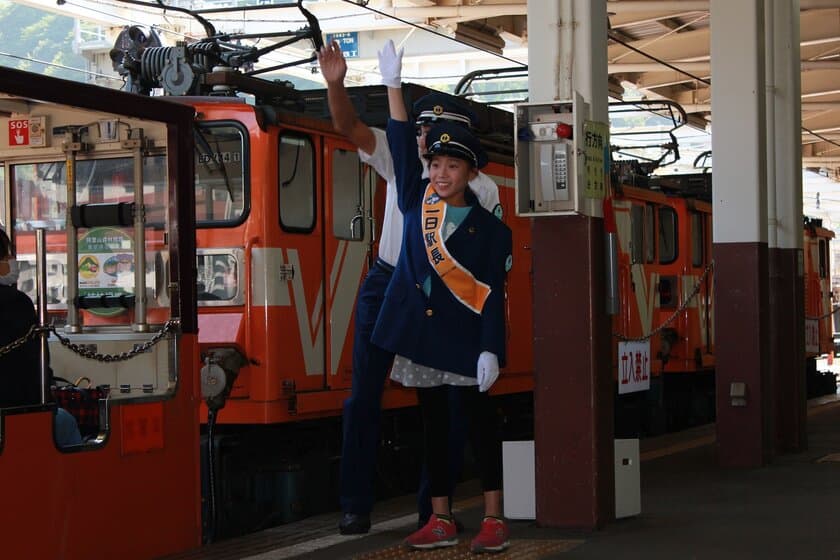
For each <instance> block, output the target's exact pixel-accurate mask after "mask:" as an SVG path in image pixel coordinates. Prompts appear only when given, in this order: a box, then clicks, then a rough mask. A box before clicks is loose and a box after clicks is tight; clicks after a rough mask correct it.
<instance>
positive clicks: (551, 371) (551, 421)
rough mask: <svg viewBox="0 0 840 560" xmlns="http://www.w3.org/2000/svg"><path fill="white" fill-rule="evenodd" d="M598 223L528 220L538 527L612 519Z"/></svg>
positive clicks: (609, 387)
mask: <svg viewBox="0 0 840 560" xmlns="http://www.w3.org/2000/svg"><path fill="white" fill-rule="evenodd" d="M603 232H604V228H603V220H602V219H600V218H590V217H586V216H563V217H541V218H535V219H534V220H533V226H532V235H533V239H532V241H533V248H534V256H533V267H534V268H533V277H534V369H535V375H534V437H535V440H536V443H535V458H536V510H537V522H538V524H539V525H541V526H549V527H572V528H582V529H594V528H598V527H601V526H603V525H604V524H605V523H606V522H608V521H609V520H610V519H612V517H613V513H614V504H615V498H614V490H613V485H614V480H613V479H614V465H613V378H612V373H611V369H610V361H611V352H610V347H609V340H610V333H609V325H610V321H609V318H608V316H607V315H606V312H605V304H604V268H605V267H604V233H603Z"/></svg>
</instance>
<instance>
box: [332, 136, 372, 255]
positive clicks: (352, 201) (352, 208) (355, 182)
mask: <svg viewBox="0 0 840 560" xmlns="http://www.w3.org/2000/svg"><path fill="white" fill-rule="evenodd" d="M364 172H365V170H364V168H363V166H362V163H361V162H360V161H359V156H358V154H357V153H356V152H355V151H347V150H334V151H333V160H332V176H333V184H332V194H333V208H332V214H333V234H334V235H335V236H336V237H337V238H338V239H350V240H357V241H358V240H360V239H363V238H364V236H365V219H364V217H365V214H364V209H365V208H364V199H363V196H364V189H363V185H364V183H363V181H362V177H363V173H364Z"/></svg>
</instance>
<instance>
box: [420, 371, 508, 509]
mask: <svg viewBox="0 0 840 560" xmlns="http://www.w3.org/2000/svg"><path fill="white" fill-rule="evenodd" d="M449 390H457V391H458V392H459V393H460V395H459V396H460V398H461V405H462V406H463V407H464V409H465V410H466V414H465V415H464V416H463V417H464V418H465V419H467V422H468V423H469V433H470V445H471V447H472V451H473V455H474V456H475V459H476V462H477V464H478V468H479V472H480V473H481V486H482V489H483V490H484V491H485V492H489V491H492V490H501V488H502V442H501V440H500V439H499V428H498V423H497V419H496V414H495V411H494V410H493V404H492V402H491V400H490V397H489V396H488V395H487V393H482V392H479V390H478V386H477V385H472V386H467V387H460V386H458V387H449V386H446V385H442V386H440V387H423V388H418V389H417V399H418V400H419V401H420V413H421V414H422V416H423V438H424V439H423V443H424V453H425V460H426V468H427V469H428V471H429V483H430V486H431V494H432V497H436V498H437V497H443V496H448V495H449V490H450V484H449V466H448V465H449V461H448V457H447V454H448V453H449V446H448V440H449V401H448V399H447V391H449ZM461 452H463V451H461Z"/></svg>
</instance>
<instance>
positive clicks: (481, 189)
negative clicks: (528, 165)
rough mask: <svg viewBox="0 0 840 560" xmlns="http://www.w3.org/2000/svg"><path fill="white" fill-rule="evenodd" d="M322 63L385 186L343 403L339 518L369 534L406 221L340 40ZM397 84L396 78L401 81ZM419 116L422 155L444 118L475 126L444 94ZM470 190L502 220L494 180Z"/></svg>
mask: <svg viewBox="0 0 840 560" xmlns="http://www.w3.org/2000/svg"><path fill="white" fill-rule="evenodd" d="M318 60H319V62H320V66H321V74H322V75H323V76H324V79H325V80H326V82H327V101H328V104H329V107H330V114H331V116H332V121H333V126H334V128H335V129H336V131H338V132H339V133H341V134H343V135H344V136H346V137H347V138H348V139H349V140H350V141H351V142H353V143H354V144H355V145H356V146H357V147H358V151H359V158H360V159H361V161H363V162H365V163H367V164H369V165H370V166H371V167H373V168H374V169H375V170H376V172H377V173H378V174H379V175H380V176H381V177H382V178H383V179H385V181H386V183H387V191H386V197H385V211H384V216H383V223H382V232H381V235H380V237H379V255H378V258H377V259H376V262H375V264H374V266H373V267H372V268H371V270H370V272H369V273H368V275H367V277H366V278H365V280H364V283H363V284H362V287H361V289H360V291H359V295H358V298H357V301H356V315H355V318H354V330H355V334H354V340H353V384H352V389H351V396H350V398H348V399H347V400H346V401H345V403H344V415H343V442H342V460H341V498H340V499H341V509H342V519H341V521H340V523H339V531H340V532H341V534H345V535H349V534H359V533H366V532H367V531H368V530H369V529H370V512H371V510H372V509H373V501H374V495H373V494H374V491H373V479H374V474H375V468H376V455H377V449H378V447H379V439H380V416H381V402H382V391H383V388H384V384H385V376H386V375H387V373H388V370H389V368H390V367H391V363H392V361H393V358H394V356H393V354H392V353H390V352H387V351H385V350H383V349H381V348H379V347H378V346H376V345H374V344H372V343H371V334H372V332H373V328H374V325H375V324H376V319H377V316H378V315H379V310H380V308H381V307H382V301H383V299H384V295H385V289H386V288H387V287H388V283H389V281H390V279H391V274H392V272H393V270H394V266H396V263H397V259H398V258H399V254H400V247H401V246H402V231H403V216H402V214H401V213H400V211H399V208H398V207H397V194H396V183H395V178H394V164H393V160H392V157H391V152H390V150H389V147H388V141H387V139H386V137H385V131H383V130H381V129H376V128H371V127H369V126H367V125H366V124H365V123H363V122H362V121H360V120H359V118H358V116H357V115H356V111H355V109H354V108H353V105H352V103H351V101H350V97H349V96H348V94H347V90H346V89H345V86H344V77H345V75H346V73H347V63H346V61H345V59H344V56H343V55H342V53H341V50H340V48H339V46H338V43H336V42H333V43H332V44H330V45H325V46H324V47H323V48H322V49H321V51H320V52H319V53H318ZM396 80H397V81H399V77H398V76H397V77H396ZM414 111H415V114H416V115H417V122H416V124H417V127H418V133H419V136H418V138H417V144H418V149H419V150H421V151H425V133H426V132H427V131H428V128H429V126H430V125H431V124H433V123H435V122H442V121H447V122H457V123H459V124H461V125H463V126H467V127H468V126H469V125H470V124H471V123H472V122H473V121H474V115H473V114H472V112H471V111H470V110H469V109H468V108H467V107H465V106H463V105H461V104H459V103H456V102H455V101H454V100H453V99H452V98H451V96H448V95H445V94H430V95H428V96H425V97H424V98H422V99H420V100H418V101H417V103H416V104H415V106H414ZM470 189H471V190H472V192H473V193H474V194H475V196H476V198H477V199H478V201H479V202H480V203H481V204H482V206H484V207H485V208H487V209H488V210H490V211H492V212H494V213H495V214H496V215H497V216H498V215H500V213H501V206H500V204H499V191H498V187H497V186H496V184H495V183H494V182H493V180H492V179H490V178H489V177H488V176H487V175H484V174H483V173H482V174H479V175H478V177H476V179H475V180H474V181H472V182H471V183H470ZM454 397H457V395H454ZM459 430H460V431H459ZM450 437H451V438H452V441H451V445H452V447H453V448H455V449H463V447H464V440H465V435H464V433H463V428H462V424H461V425H459V426H458V429H457V430H455V431H454V433H452V434H451V435H450ZM460 463H461V461H460V460H456V461H453V465H451V469H452V471H451V476H452V477H455V476H457V475H458V473H459V472H460V466H461V465H460ZM454 482H455V481H454V480H453V481H452V485H454ZM424 489H425V492H424V491H423V490H424ZM418 506H419V507H418V509H419V512H418V513H419V524H420V525H424V524H425V523H426V520H427V519H428V518H429V516H430V515H431V504H430V501H429V494H428V487H427V486H426V485H425V484H423V485H422V486H421V492H420V493H418Z"/></svg>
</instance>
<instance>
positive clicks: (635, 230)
mask: <svg viewBox="0 0 840 560" xmlns="http://www.w3.org/2000/svg"><path fill="white" fill-rule="evenodd" d="M644 215H645V209H644V207H643V206H639V205H637V204H634V205H633V206H632V207H631V208H630V229H631V238H630V262H631V264H639V263H641V262H644V261H643V259H644V246H645V241H644V239H645V229H644Z"/></svg>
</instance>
